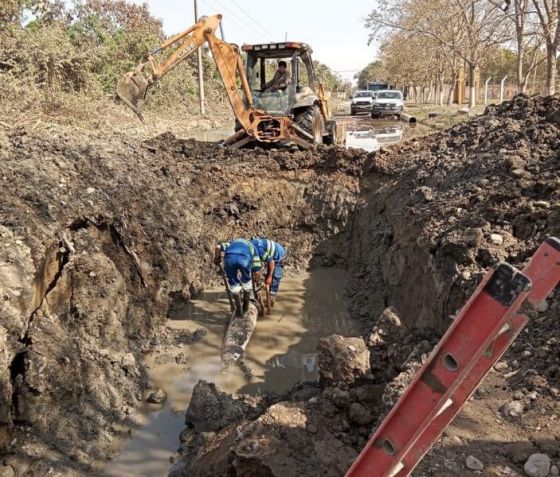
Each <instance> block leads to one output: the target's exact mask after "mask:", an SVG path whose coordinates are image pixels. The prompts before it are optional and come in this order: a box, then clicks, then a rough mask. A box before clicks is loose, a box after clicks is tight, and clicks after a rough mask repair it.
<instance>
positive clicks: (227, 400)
mask: <svg viewBox="0 0 560 477" xmlns="http://www.w3.org/2000/svg"><path fill="white" fill-rule="evenodd" d="M256 412H257V411H256V409H255V407H254V406H251V405H249V404H247V403H246V402H244V401H242V400H236V399H233V398H232V397H231V396H230V395H229V394H226V393H224V392H222V391H220V390H218V389H217V388H216V385H215V384H214V383H208V382H206V381H202V380H201V381H199V382H198V383H197V384H196V386H195V387H194V389H193V393H192V397H191V400H190V403H189V407H188V408H187V412H186V415H185V423H186V424H188V425H190V426H193V427H194V430H195V431H197V432H208V431H217V430H219V429H222V428H224V427H225V426H227V425H228V424H229V423H230V422H233V421H236V420H239V419H242V418H249V417H251V416H254V415H255V414H256Z"/></svg>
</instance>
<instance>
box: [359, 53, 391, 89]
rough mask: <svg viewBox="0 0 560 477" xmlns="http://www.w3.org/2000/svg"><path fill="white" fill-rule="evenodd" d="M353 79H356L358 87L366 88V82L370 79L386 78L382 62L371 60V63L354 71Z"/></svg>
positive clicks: (370, 80)
mask: <svg viewBox="0 0 560 477" xmlns="http://www.w3.org/2000/svg"><path fill="white" fill-rule="evenodd" d="M354 79H356V80H357V81H358V88H359V89H366V88H367V84H368V83H370V82H372V81H375V80H384V79H386V78H385V70H384V68H383V63H382V62H381V61H379V60H377V61H373V62H372V63H370V64H369V65H367V66H366V67H365V68H364V69H362V70H360V71H359V72H358V73H356V74H355V75H354Z"/></svg>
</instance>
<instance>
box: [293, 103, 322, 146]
mask: <svg viewBox="0 0 560 477" xmlns="http://www.w3.org/2000/svg"><path fill="white" fill-rule="evenodd" d="M295 122H296V124H297V125H298V126H299V127H300V128H301V129H303V130H304V131H305V132H306V133H309V134H311V135H312V136H313V139H314V140H315V143H316V144H323V118H322V116H321V111H320V109H319V107H318V106H316V105H313V106H308V107H307V108H302V109H301V110H299V111H298V112H297V113H296V115H295Z"/></svg>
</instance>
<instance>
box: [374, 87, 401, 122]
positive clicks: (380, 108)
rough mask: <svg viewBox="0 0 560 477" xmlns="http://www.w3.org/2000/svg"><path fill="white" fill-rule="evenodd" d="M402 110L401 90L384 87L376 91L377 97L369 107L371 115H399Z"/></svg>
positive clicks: (378, 116) (376, 116)
mask: <svg viewBox="0 0 560 477" xmlns="http://www.w3.org/2000/svg"><path fill="white" fill-rule="evenodd" d="M403 110H404V98H403V94H402V91H399V90H397V89H386V90H382V91H377V97H376V98H375V101H374V103H373V105H372V108H371V117H372V118H380V117H384V116H400V115H401V113H402V112H403Z"/></svg>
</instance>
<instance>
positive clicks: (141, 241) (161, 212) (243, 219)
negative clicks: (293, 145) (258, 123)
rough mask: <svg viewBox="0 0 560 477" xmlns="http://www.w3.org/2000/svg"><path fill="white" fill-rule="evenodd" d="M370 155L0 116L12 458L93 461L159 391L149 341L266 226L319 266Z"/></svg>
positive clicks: (41, 463)
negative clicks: (149, 135)
mask: <svg viewBox="0 0 560 477" xmlns="http://www.w3.org/2000/svg"><path fill="white" fill-rule="evenodd" d="M368 161H369V163H370V164H371V161H370V160H369V156H368V155H367V154H365V153H359V152H353V153H348V152H344V151H339V152H337V151H335V150H331V149H324V150H321V151H319V153H300V152H297V153H293V154H292V153H288V152H282V151H263V150H255V151H235V150H227V149H223V148H221V147H219V146H215V145H211V144H202V143H197V142H196V141H193V140H187V141H184V140H178V139H176V138H174V137H173V136H171V135H164V136H159V137H157V138H155V139H153V140H151V141H148V142H146V143H142V142H138V141H135V140H130V139H127V138H126V137H123V136H119V135H111V136H109V137H107V136H104V135H101V134H98V133H94V132H90V133H76V134H69V133H64V132H59V133H57V132H52V133H51V134H50V135H46V134H45V133H41V132H32V131H28V130H21V129H18V130H5V131H2V130H0V181H1V186H0V297H1V301H0V345H1V349H2V353H1V354H0V449H1V450H2V455H1V457H0V468H1V465H2V464H5V465H10V466H12V467H14V468H16V469H18V470H21V471H23V470H25V469H28V471H29V474H26V475H41V476H42V475H46V474H47V471H48V469H50V468H51V467H52V468H53V469H54V470H61V471H62V472H63V474H64V475H70V470H69V469H71V468H72V469H74V470H77V471H83V472H85V473H89V470H90V469H91V467H90V466H91V464H92V463H93V462H95V461H97V460H102V459H104V458H105V457H106V456H107V454H108V451H107V449H108V448H109V447H110V442H111V440H112V439H113V436H115V435H117V434H118V433H119V430H118V424H121V423H124V424H128V423H132V422H135V412H136V410H135V409H136V408H137V406H138V404H139V403H140V401H141V400H143V399H144V398H145V395H144V394H145V393H144V390H145V388H146V385H147V382H146V381H147V379H146V373H145V371H144V368H143V365H142V361H141V358H140V356H141V351H142V350H144V349H146V348H149V347H150V346H152V344H153V341H151V340H152V338H154V337H155V336H159V338H158V339H157V340H156V342H159V343H163V344H165V345H169V343H171V342H173V340H176V341H177V342H185V341H189V340H190V339H196V338H197V337H196V336H193V337H188V336H184V332H183V333H182V334H177V335H174V334H173V333H172V331H170V330H167V331H166V330H164V329H163V328H162V327H163V326H164V325H165V321H166V317H167V314H168V312H169V311H170V310H173V309H175V308H177V307H181V306H183V305H184V304H185V303H187V302H188V300H189V299H190V297H191V296H193V295H194V294H196V293H198V292H199V291H200V290H201V289H202V288H203V287H205V286H207V285H212V284H214V285H217V284H218V277H217V275H216V273H215V271H214V270H213V266H212V264H211V259H210V256H209V253H208V252H209V249H210V247H211V246H212V245H213V244H214V243H215V242H216V241H217V240H223V239H224V238H231V237H235V236H239V235H251V234H266V235H270V236H272V237H275V238H277V239H278V240H279V241H281V242H282V243H285V244H286V245H287V246H288V249H289V250H290V254H291V257H292V264H293V266H295V267H300V268H302V267H305V266H306V263H307V261H308V259H309V258H310V256H311V254H312V251H313V250H314V249H315V248H316V244H317V243H318V242H319V241H321V240H325V239H327V238H328V237H331V236H333V235H334V234H336V233H338V232H339V231H340V230H342V229H344V227H345V225H346V220H347V218H348V215H349V213H350V212H351V211H352V209H353V207H354V205H355V203H356V201H357V197H358V192H359V187H358V181H359V177H360V176H361V175H362V172H363V170H364V169H365V168H366V167H367V163H368Z"/></svg>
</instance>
